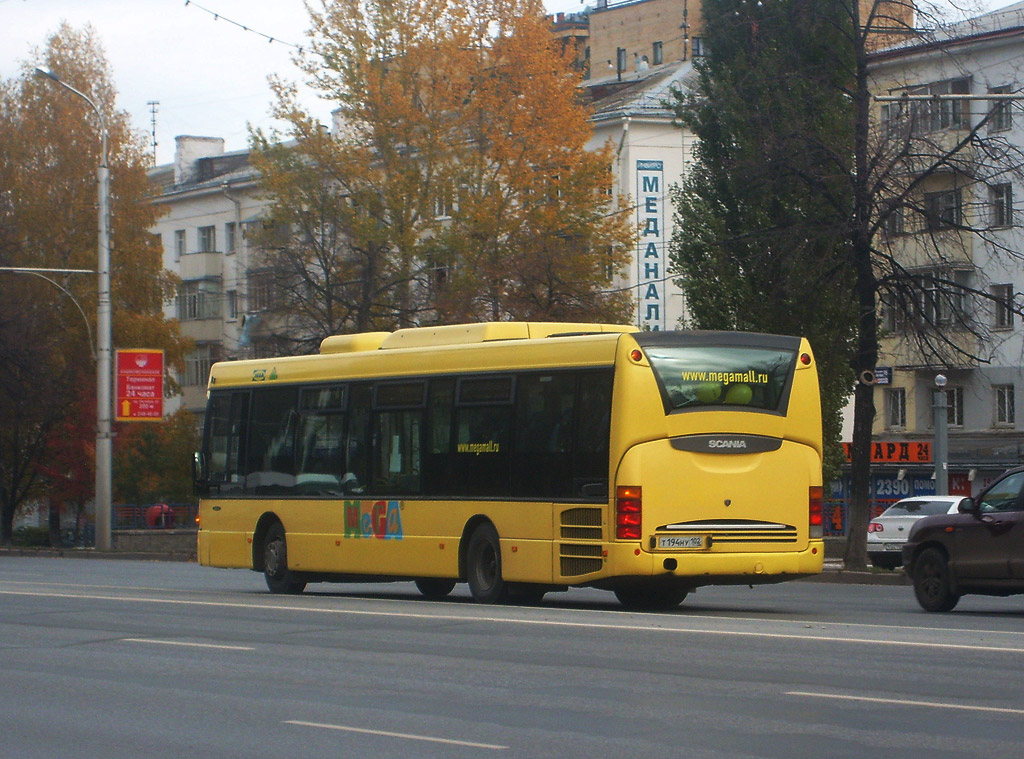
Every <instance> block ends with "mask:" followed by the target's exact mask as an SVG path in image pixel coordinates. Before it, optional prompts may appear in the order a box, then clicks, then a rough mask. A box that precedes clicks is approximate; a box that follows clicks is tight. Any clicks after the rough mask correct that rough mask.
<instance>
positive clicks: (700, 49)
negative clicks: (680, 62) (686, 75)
mask: <svg viewBox="0 0 1024 759" xmlns="http://www.w3.org/2000/svg"><path fill="white" fill-rule="evenodd" d="M690 50H691V52H692V54H693V57H694V58H703V57H704V56H706V55H707V54H708V51H707V46H706V45H705V44H704V38H703V37H691V38H690Z"/></svg>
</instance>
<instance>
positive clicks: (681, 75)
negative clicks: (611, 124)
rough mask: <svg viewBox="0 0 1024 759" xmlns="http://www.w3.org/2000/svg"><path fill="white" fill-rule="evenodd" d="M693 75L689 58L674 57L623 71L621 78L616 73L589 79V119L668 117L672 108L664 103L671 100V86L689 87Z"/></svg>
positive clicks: (694, 77)
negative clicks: (662, 63)
mask: <svg viewBox="0 0 1024 759" xmlns="http://www.w3.org/2000/svg"><path fill="white" fill-rule="evenodd" d="M696 77H697V74H696V72H695V71H694V68H693V62H692V61H675V62H673V63H667V64H665V65H663V66H657V67H654V68H649V69H647V70H645V71H636V72H630V73H629V74H624V75H623V79H622V80H621V81H620V80H619V79H618V78H617V77H609V78H605V79H599V80H594V79H592V80H589V81H587V82H586V83H585V84H584V87H585V88H586V89H587V91H588V92H589V93H590V96H591V97H592V98H593V99H592V101H591V105H592V108H593V116H592V117H591V119H592V120H593V121H605V120H608V119H618V118H623V117H626V116H630V117H635V116H651V117H657V118H672V117H673V112H672V109H671V108H670V107H669V106H668V105H667V103H670V102H671V100H672V90H673V89H682V90H687V89H690V88H692V87H693V85H694V83H695V82H696Z"/></svg>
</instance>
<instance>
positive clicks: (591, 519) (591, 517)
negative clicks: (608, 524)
mask: <svg viewBox="0 0 1024 759" xmlns="http://www.w3.org/2000/svg"><path fill="white" fill-rule="evenodd" d="M601 520H602V516H601V509H600V508H590V507H582V508H578V509H566V510H565V511H563V512H562V538H563V539H565V540H600V539H601V538H602V537H603V528H602V526H601Z"/></svg>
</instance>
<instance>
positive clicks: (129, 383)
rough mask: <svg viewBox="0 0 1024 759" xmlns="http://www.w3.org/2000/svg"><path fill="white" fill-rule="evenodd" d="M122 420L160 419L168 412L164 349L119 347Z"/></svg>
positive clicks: (117, 406) (118, 413)
mask: <svg viewBox="0 0 1024 759" xmlns="http://www.w3.org/2000/svg"><path fill="white" fill-rule="evenodd" d="M114 405H115V419H116V420H117V421H118V422H158V421H160V420H161V419H163V416H164V352H163V351H160V350H120V351H117V401H116V403H115V404H114Z"/></svg>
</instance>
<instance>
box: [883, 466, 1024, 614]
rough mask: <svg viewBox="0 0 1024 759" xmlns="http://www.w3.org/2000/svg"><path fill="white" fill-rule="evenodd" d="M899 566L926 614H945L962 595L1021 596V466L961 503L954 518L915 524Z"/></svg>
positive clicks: (1023, 501)
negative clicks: (976, 495)
mask: <svg viewBox="0 0 1024 759" xmlns="http://www.w3.org/2000/svg"><path fill="white" fill-rule="evenodd" d="M903 566H904V567H906V570H907V574H908V575H909V576H910V578H911V579H912V580H913V581H914V594H915V595H916V596H917V601H918V603H919V604H921V606H922V608H924V609H925V610H926V611H949V610H950V609H952V608H953V607H954V606H956V604H957V601H959V600H960V596H962V595H964V594H965V593H978V594H982V595H988V596H1009V595H1013V594H1014V593H1024V467H1018V468H1017V469H1011V470H1009V471H1008V472H1005V473H1004V474H1003V475H1001V476H1000V477H999V479H997V480H996V481H995V482H993V483H992V484H991V485H989V486H988V487H987V488H985V490H984V491H982V492H981V494H980V495H978V497H977V498H965V499H964V501H963V502H962V503H961V504H960V508H959V511H958V512H957V513H955V514H937V515H935V516H930V517H925V518H924V519H921V520H919V521H918V522H917V523H916V524H915V525H914V526H913V528H912V529H911V530H910V535H909V536H908V537H907V544H906V545H905V546H904V547H903Z"/></svg>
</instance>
